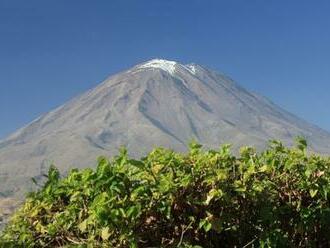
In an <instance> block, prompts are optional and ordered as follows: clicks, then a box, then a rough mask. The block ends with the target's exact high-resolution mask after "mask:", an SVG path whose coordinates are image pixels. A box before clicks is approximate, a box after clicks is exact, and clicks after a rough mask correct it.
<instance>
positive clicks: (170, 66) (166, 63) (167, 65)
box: [138, 59, 178, 74]
mask: <svg viewBox="0 0 330 248" xmlns="http://www.w3.org/2000/svg"><path fill="white" fill-rule="evenodd" d="M177 64H178V63H177V62H175V61H170V60H165V59H153V60H150V61H148V62H146V63H144V64H142V65H140V66H139V67H138V68H140V69H142V68H159V69H162V70H164V71H167V72H168V73H170V74H174V72H175V66H176V65H177Z"/></svg>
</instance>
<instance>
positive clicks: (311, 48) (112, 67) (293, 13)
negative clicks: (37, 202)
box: [0, 0, 330, 138]
mask: <svg viewBox="0 0 330 248" xmlns="http://www.w3.org/2000/svg"><path fill="white" fill-rule="evenodd" d="M329 13H330V1H328V0H318V1H312V0H309V1H307V0H290V1H288V0H267V1H265V0H249V1H247V0H227V1H222V0H214V1H213V0H189V1H188V0H166V1H164V0H96V1H90V0H88V1H87V0H70V1H69V0H29V1H26V0H1V1H0V138H3V137H5V136H6V135H8V134H9V133H10V132H12V131H14V130H16V129H17V128H19V127H21V126H22V125H25V124H27V123H28V122H30V121H31V120H33V119H34V118H36V117H38V116H39V115H40V114H43V113H45V112H47V111H49V110H51V109H53V108H54V107H57V106H59V105H61V104H62V103H64V102H66V101H67V100H69V99H70V98H72V97H74V96H76V95H78V94H80V93H81V92H84V91H85V90H87V89H89V88H92V87H94V86H96V85H97V84H98V83H100V82H101V81H102V80H103V79H104V78H106V77H107V76H108V75H109V74H113V73H115V72H118V71H121V70H123V69H126V68H129V67H130V66H133V65H134V64H136V63H139V62H142V61H145V60H148V59H151V58H165V59H170V60H178V61H181V62H183V63H188V62H195V63H198V64H203V65H206V66H208V67H211V68H213V69H216V70H219V71H222V72H225V73H226V74H228V75H229V76H231V77H232V78H233V79H235V80H236V81H237V82H238V83H239V84H241V85H242V86H243V87H246V88H247V89H249V90H253V91H255V92H258V93H260V94H262V95H264V96H267V97H269V98H270V99H271V100H272V101H273V102H275V103H277V104H278V105H280V106H282V107H283V108H285V109H287V110H289V111H291V112H293V113H294V114H296V115H298V116H300V117H302V118H304V119H306V120H308V121H310V122H312V123H314V124H316V125H318V126H320V127H322V128H324V129H326V130H328V131H330V107H329V106H330V97H329V93H330V15H329Z"/></svg>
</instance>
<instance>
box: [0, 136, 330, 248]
mask: <svg viewBox="0 0 330 248" xmlns="http://www.w3.org/2000/svg"><path fill="white" fill-rule="evenodd" d="M329 167H330V159H329V158H325V157H321V156H318V155H314V154H312V155H309V154H308V153H307V152H306V142H305V141H304V140H302V139H299V140H298V144H297V146H296V148H286V147H284V146H283V145H282V144H281V143H280V142H277V141H273V142H271V143H270V146H269V148H268V149H267V150H265V151H263V152H262V153H260V154H259V153H257V152H256V151H255V149H253V148H251V147H245V148H242V149H241V152H240V155H239V156H238V157H235V156H234V155H232V153H231V152H230V146H228V145H224V146H222V147H221V148H220V149H218V150H208V151H204V150H203V149H202V147H201V146H200V145H198V144H195V143H193V144H191V145H190V151H189V152H188V153H187V154H180V153H175V152H173V151H170V150H166V149H162V148H158V149H155V150H153V151H152V152H151V153H150V154H149V155H148V156H147V157H145V158H143V159H141V160H133V159H131V158H129V157H128V156H127V152H126V150H125V149H123V150H122V151H121V153H120V155H118V156H117V157H115V158H113V159H112V160H108V159H106V158H104V157H102V158H100V159H99V160H98V166H97V168H96V170H95V171H94V170H92V169H84V170H80V171H79V170H77V169H74V170H72V171H70V172H69V173H68V175H67V176H66V177H63V178H61V177H60V175H59V172H58V170H57V169H56V168H55V167H51V168H50V170H49V173H48V181H47V182H46V184H45V185H44V187H42V189H40V190H39V191H38V192H35V193H31V194H30V195H29V196H28V197H27V199H26V201H25V203H24V205H23V206H22V207H21V208H20V209H19V210H18V211H17V212H16V213H15V215H14V216H13V217H12V219H11V221H10V223H9V224H8V225H7V227H6V229H5V230H4V232H3V233H2V234H1V236H0V244H2V245H3V246H4V247H10V244H11V245H12V246H13V247H17V246H24V247H187V248H188V247H196V248H197V247H329V246H330V202H329V199H328V196H329V193H330V184H329V181H330V170H329ZM0 246H1V245H0Z"/></svg>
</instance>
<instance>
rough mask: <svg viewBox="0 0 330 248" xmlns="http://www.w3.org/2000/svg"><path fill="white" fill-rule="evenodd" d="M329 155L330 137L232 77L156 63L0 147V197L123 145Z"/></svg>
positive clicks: (134, 151)
mask: <svg viewBox="0 0 330 248" xmlns="http://www.w3.org/2000/svg"><path fill="white" fill-rule="evenodd" d="M298 135H300V136H304V137H306V139H307V141H308V143H309V146H310V149H311V150H313V151H315V152H318V153H325V154H328V153H330V134H329V133H327V132H326V131H324V130H322V129H320V128H318V127H316V126H314V125H312V124H309V123H307V122H306V121H304V120H302V119H300V118H298V117H296V116H294V115H293V114H290V113H289V112H287V111H285V110H283V109H282V108H280V107H278V106H276V105H275V104H273V103H272V102H271V101H269V100H267V99H266V98H265V97H262V96H260V95H258V94H255V93H252V92H249V91H247V90H246V89H244V88H243V87H241V86H239V85H238V84H237V83H235V82H234V81H233V80H232V79H230V78H229V77H228V76H226V75H224V74H221V73H218V72H216V71H213V70H211V69H208V68H206V67H203V66H200V65H197V64H187V65H184V64H180V63H178V62H174V61H168V60H162V59H154V60H150V61H147V62H145V63H142V64H139V65H136V66H134V67H133V68H130V69H128V70H126V71H124V72H121V73H118V74H116V75H113V76H111V77H109V78H108V79H106V80H105V81H104V82H103V83H101V84H100V85H98V86H97V87H96V88H94V89H91V90H89V91H88V92H86V93H84V94H82V95H80V96H78V97H76V98H74V99H72V100H71V101H69V102H67V103H65V104H64V105H62V106H60V107H58V108H57V109H55V110H53V111H51V112H49V113H47V114H45V115H43V116H41V117H40V118H38V119H36V120H34V121H33V122H32V123H30V124H29V125H27V126H26V127H24V128H22V129H20V130H18V131H17V132H15V133H13V134H12V135H10V136H9V137H7V138H6V139H4V140H3V141H1V142H0V197H2V198H10V197H13V198H19V197H22V196H23V195H24V193H26V192H27V191H29V190H30V189H31V185H32V184H31V178H36V179H37V180H39V179H41V178H42V175H43V174H45V173H46V172H47V169H48V167H49V166H50V165H51V164H53V163H54V164H55V165H56V166H57V167H58V168H59V169H60V171H61V172H62V173H65V172H66V171H68V170H69V169H71V168H83V167H93V166H94V165H95V161H96V158H97V156H100V155H106V156H112V155H115V154H117V153H118V149H119V147H121V146H126V147H127V148H128V151H129V152H130V154H131V155H132V156H135V157H139V156H143V155H144V154H146V153H147V152H148V151H150V150H151V149H152V148H153V147H155V146H163V147H167V148H171V149H174V150H176V151H185V150H186V149H187V144H188V143H189V141H191V140H192V139H194V140H196V141H198V142H199V143H201V144H203V145H204V146H206V147H209V148H217V147H219V145H220V144H222V143H231V144H233V149H236V148H238V147H240V146H242V145H254V146H256V147H257V148H260V149H261V148H263V147H265V146H266V145H267V142H268V141H269V140H270V139H278V140H281V141H283V142H284V143H285V144H286V145H291V144H292V142H293V139H294V137H295V136H298Z"/></svg>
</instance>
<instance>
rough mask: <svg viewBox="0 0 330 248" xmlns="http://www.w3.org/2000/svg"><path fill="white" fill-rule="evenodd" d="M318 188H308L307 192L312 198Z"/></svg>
mask: <svg viewBox="0 0 330 248" xmlns="http://www.w3.org/2000/svg"><path fill="white" fill-rule="evenodd" d="M317 192H318V190H317V189H310V190H309V194H310V196H311V197H312V198H314V197H315V196H316V194H317Z"/></svg>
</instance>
